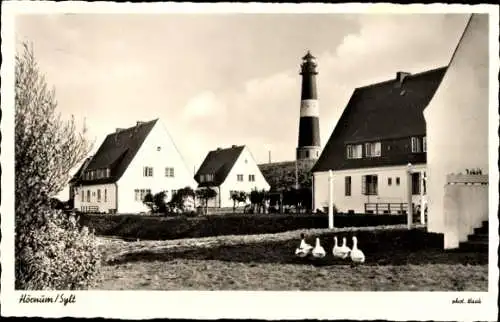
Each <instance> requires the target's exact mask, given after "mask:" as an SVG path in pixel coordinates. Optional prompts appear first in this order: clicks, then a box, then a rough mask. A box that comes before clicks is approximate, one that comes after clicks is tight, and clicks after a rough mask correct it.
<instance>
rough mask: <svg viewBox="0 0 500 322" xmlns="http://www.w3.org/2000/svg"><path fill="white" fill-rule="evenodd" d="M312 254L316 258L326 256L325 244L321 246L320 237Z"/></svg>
mask: <svg viewBox="0 0 500 322" xmlns="http://www.w3.org/2000/svg"><path fill="white" fill-rule="evenodd" d="M312 255H313V257H314V258H323V257H325V256H326V251H325V249H324V248H323V246H321V244H320V242H319V238H316V246H315V247H314V249H313V250H312Z"/></svg>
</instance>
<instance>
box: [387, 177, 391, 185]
mask: <svg viewBox="0 0 500 322" xmlns="http://www.w3.org/2000/svg"><path fill="white" fill-rule="evenodd" d="M387 185H388V186H391V185H392V178H387Z"/></svg>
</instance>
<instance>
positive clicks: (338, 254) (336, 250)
mask: <svg viewBox="0 0 500 322" xmlns="http://www.w3.org/2000/svg"><path fill="white" fill-rule="evenodd" d="M333 241H334V244H333V250H332V253H333V256H334V257H342V255H343V253H342V249H341V248H340V247H339V245H338V240H337V236H334V237H333Z"/></svg>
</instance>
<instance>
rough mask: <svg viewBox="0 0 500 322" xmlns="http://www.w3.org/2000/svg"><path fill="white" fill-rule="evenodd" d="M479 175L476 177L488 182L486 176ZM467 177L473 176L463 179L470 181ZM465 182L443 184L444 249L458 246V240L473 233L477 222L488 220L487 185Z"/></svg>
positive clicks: (464, 238) (461, 240) (465, 238)
mask: <svg viewBox="0 0 500 322" xmlns="http://www.w3.org/2000/svg"><path fill="white" fill-rule="evenodd" d="M454 177H455V176H454ZM460 177H462V176H460ZM479 177H480V178H477V179H482V180H481V181H483V182H488V178H487V177H486V176H479ZM467 179H474V178H466V180H464V181H465V182H467V181H472V180H467ZM477 179H476V180H477ZM451 181H454V180H451ZM465 182H461V183H453V184H447V185H446V186H445V193H444V201H443V204H444V210H443V217H444V227H445V234H444V248H446V249H450V248H457V247H459V245H460V242H464V241H467V238H468V235H470V234H473V233H474V228H475V227H478V226H480V224H479V225H478V222H479V223H481V222H482V221H484V220H488V185H487V184H465Z"/></svg>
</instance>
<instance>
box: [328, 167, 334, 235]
mask: <svg viewBox="0 0 500 322" xmlns="http://www.w3.org/2000/svg"><path fill="white" fill-rule="evenodd" d="M328 228H330V229H332V228H333V172H332V170H329V171H328Z"/></svg>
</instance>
